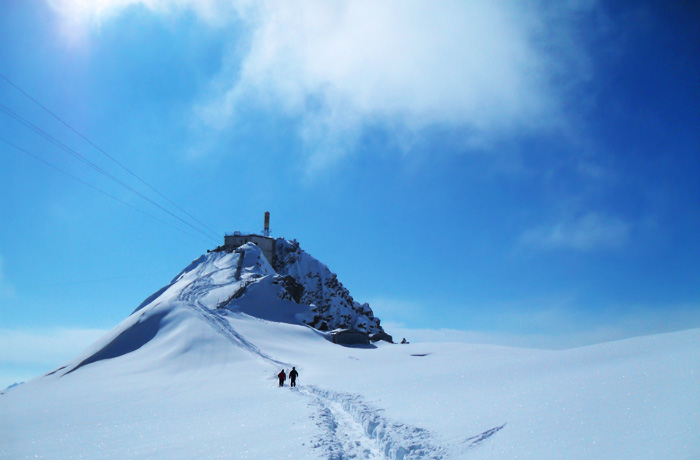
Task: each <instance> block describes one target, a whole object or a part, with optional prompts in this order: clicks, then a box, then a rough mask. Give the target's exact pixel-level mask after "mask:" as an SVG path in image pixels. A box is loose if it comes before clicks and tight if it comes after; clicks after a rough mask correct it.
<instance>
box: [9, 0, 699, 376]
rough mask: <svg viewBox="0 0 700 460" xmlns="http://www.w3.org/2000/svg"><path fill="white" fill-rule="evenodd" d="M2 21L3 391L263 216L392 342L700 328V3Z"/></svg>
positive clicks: (12, 15) (188, 3)
mask: <svg viewBox="0 0 700 460" xmlns="http://www.w3.org/2000/svg"><path fill="white" fill-rule="evenodd" d="M0 30H2V31H3V33H2V36H3V38H2V40H0V104H1V105H0V155H1V158H2V161H3V167H2V168H0V197H1V199H0V216H1V218H0V312H1V319H0V386H2V387H4V386H6V385H9V384H10V383H13V382H14V381H22V380H27V379H29V378H32V377H34V376H36V375H38V374H39V373H42V372H45V371H47V370H50V369H51V368H54V367H56V366H58V365H60V364H62V363H63V361H65V360H67V359H69V358H71V357H72V356H73V355H75V354H76V353H77V352H78V351H80V350H81V349H82V348H84V347H86V346H87V345H89V344H90V343H91V342H92V341H93V340H95V339H96V338H97V337H99V335H101V334H102V333H104V331H105V330H109V329H111V328H112V327H114V326H115V325H116V324H117V323H119V322H120V321H121V320H122V319H124V318H126V317H127V316H128V315H129V314H130V313H131V312H132V311H133V310H134V309H135V308H136V306H138V304H139V303H140V302H141V301H142V300H143V299H145V298H146V297H147V296H149V295H150V294H151V293H153V292H155V291H156V290H158V289H159V288H160V287H162V286H164V285H166V284H167V283H168V282H169V281H170V279H172V278H173V277H174V276H175V275H176V274H177V273H178V272H179V271H180V270H182V269H183V268H184V267H185V266H187V265H188V264H189V262H190V261H191V260H193V259H196V258H197V257H199V255H201V254H203V253H205V252H206V250H207V249H213V248H214V247H216V245H218V244H221V243H222V242H223V235H224V233H227V232H229V233H230V232H233V231H236V230H240V231H245V232H259V231H260V230H262V225H263V213H264V212H265V211H270V212H271V215H272V222H271V227H272V234H273V236H277V237H286V238H289V239H292V238H295V239H297V240H298V241H299V242H300V243H301V246H302V248H303V249H305V250H306V251H307V252H309V253H310V254H312V255H313V256H314V257H316V258H318V259H319V260H321V261H323V262H324V263H326V264H327V265H328V266H329V267H330V269H331V270H332V271H334V272H335V273H337V274H338V277H339V279H340V280H341V282H342V283H343V284H344V285H345V286H346V287H347V288H348V289H349V290H350V292H351V294H352V295H353V296H354V297H355V299H356V300H358V301H360V302H369V303H370V305H371V307H372V308H373V310H374V312H375V314H376V315H377V316H378V317H379V318H381V319H382V321H383V325H384V326H385V328H386V330H387V332H389V333H390V334H393V335H394V336H400V337H403V336H406V337H407V338H408V339H412V340H457V341H471V342H481V343H497V344H503V345H513V346H532V347H544V348H565V347H572V346H581V345H586V344H591V343H597V342H601V341H606V340H615V339H620V338H625V337H631V336H635V335H641V334H652V333H660V332H667V331H673V330H680V329H685V328H692V327H700V238H698V235H699V234H700V213H699V212H698V211H699V210H700V206H699V205H700V84H699V83H698V82H700V5H699V4H698V3H697V2H694V1H689V0H688V1H683V0H679V1H675V2H664V1H642V0H639V1H611V0H608V1H604V0H600V1H596V0H567V1H562V2H544V1H536V0H533V1H526V2H513V1H505V0H502V1H500V0H499V1H493V0H489V1H486V0H474V1H469V2H464V1H443V2H439V3H436V2H427V1H413V0H411V1H398V0H396V1H392V0H386V1H363V0H358V1H354V2H341V1H321V0H299V1H292V2H288V1H281V0H263V1H259V2H250V1H245V0H197V1H195V0H99V1H88V0H46V1H42V0H33V1H21V0H7V1H3V2H2V3H1V4H0ZM100 171H101V172H100ZM185 212H186V213H185ZM194 219H196V220H194Z"/></svg>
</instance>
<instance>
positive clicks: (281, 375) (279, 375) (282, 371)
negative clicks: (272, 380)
mask: <svg viewBox="0 0 700 460" xmlns="http://www.w3.org/2000/svg"><path fill="white" fill-rule="evenodd" d="M277 378H278V379H280V386H281V387H283V386H284V381H285V380H287V374H285V373H284V369H282V370H281V371H280V373H279V374H277Z"/></svg>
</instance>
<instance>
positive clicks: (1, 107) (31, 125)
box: [0, 103, 211, 238]
mask: <svg viewBox="0 0 700 460" xmlns="http://www.w3.org/2000/svg"><path fill="white" fill-rule="evenodd" d="M0 110H1V111H3V112H5V113H6V114H8V115H9V116H10V117H12V118H14V119H15V120H16V121H18V122H20V123H22V124H23V125H25V126H26V127H28V128H30V129H32V130H33V131H35V132H36V133H38V134H39V135H41V136H43V137H45V138H46V139H48V140H49V141H50V142H52V143H53V144H55V145H56V146H58V147H59V148H61V149H63V150H65V151H66V152H68V153H69V154H71V155H72V156H74V157H75V158H77V159H78V160H80V161H82V162H83V163H85V164H86V165H88V166H90V167H91V168H93V169H95V170H96V171H98V172H99V173H100V174H102V175H104V176H106V177H108V178H109V179H112V180H113V181H115V182H116V183H118V184H119V185H121V186H122V187H124V188H126V189H128V190H130V191H131V192H133V193H135V194H136V195H138V196H140V197H141V198H143V199H144V200H146V201H148V202H149V203H151V204H152V205H153V206H155V207H157V208H159V209H161V210H162V211H164V212H166V213H167V214H170V215H171V216H172V217H174V218H176V219H177V220H179V221H180V222H182V223H184V224H185V225H188V226H189V227H191V228H193V229H194V230H196V231H197V232H199V233H201V234H203V235H204V236H206V237H207V238H211V236H210V235H209V234H207V233H206V232H205V231H203V230H202V229H200V228H198V227H196V226H194V225H192V224H191V223H190V222H187V221H186V220H184V219H183V218H181V217H180V216H178V215H176V214H174V213H172V212H171V211H170V210H168V209H166V208H164V207H163V206H161V205H160V204H158V203H156V202H155V201H153V200H152V199H150V198H149V197H147V196H146V195H144V194H143V193H141V192H139V191H138V190H136V189H134V188H133V187H131V186H130V185H129V184H126V183H125V182H123V181H122V180H120V179H118V178H117V177H115V176H113V175H112V174H110V173H109V172H107V171H105V170H104V169H103V168H101V167H100V166H98V165H97V164H95V163H93V162H92V161H90V160H88V159H87V158H85V157H84V156H82V155H81V154H80V153H78V152H76V151H75V150H73V149H72V148H70V147H68V146H67V145H65V144H64V143H62V142H61V141H59V140H58V139H56V138H55V137H53V136H52V135H51V134H49V133H47V132H46V131H44V130H43V129H41V128H40V127H38V126H36V125H35V124H34V123H32V122H31V121H29V120H27V119H25V118H24V117H22V116H21V115H19V114H17V113H16V112H15V111H13V110H12V109H10V108H9V107H7V106H5V105H4V104H2V103H0Z"/></svg>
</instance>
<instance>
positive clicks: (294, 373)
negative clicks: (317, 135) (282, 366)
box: [289, 366, 299, 387]
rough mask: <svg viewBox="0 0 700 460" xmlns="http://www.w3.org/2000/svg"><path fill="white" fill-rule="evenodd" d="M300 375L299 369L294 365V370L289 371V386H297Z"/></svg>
mask: <svg viewBox="0 0 700 460" xmlns="http://www.w3.org/2000/svg"><path fill="white" fill-rule="evenodd" d="M298 376H299V373H298V372H297V370H296V369H295V368H294V366H292V370H291V372H290V373H289V386H291V387H295V386H297V377H298Z"/></svg>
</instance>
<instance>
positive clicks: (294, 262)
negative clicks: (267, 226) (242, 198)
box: [136, 234, 391, 341]
mask: <svg viewBox="0 0 700 460" xmlns="http://www.w3.org/2000/svg"><path fill="white" fill-rule="evenodd" d="M175 291H178V292H179V297H180V298H181V300H186V301H190V302H192V303H194V304H196V305H197V306H199V307H201V308H204V309H207V310H209V311H214V312H215V311H221V310H222V309H225V310H229V311H233V312H241V313H246V314H249V315H251V316H255V317H259V318H262V319H267V320H273V321H280V322H288V323H301V324H306V325H309V326H311V327H313V328H314V329H317V330H319V331H324V332H325V331H337V330H339V329H341V330H353V331H357V332H360V333H364V334H367V335H368V336H369V337H371V338H372V340H375V341H376V340H387V341H391V337H390V336H388V335H387V334H386V333H385V332H384V330H383V329H382V327H381V325H380V320H379V318H377V317H375V316H374V313H373V312H372V309H371V308H370V306H369V304H367V303H364V304H360V303H359V302H356V301H355V300H354V299H353V297H352V296H351V295H350V292H349V291H348V290H347V289H346V288H345V287H344V286H343V284H342V283H341V282H340V281H339V280H338V277H337V275H336V274H335V273H332V272H331V271H330V270H329V269H328V267H327V266H326V265H325V264H323V263H322V262H320V261H319V260H318V259H316V258H314V257H313V256H311V255H310V254H309V253H307V252H306V251H304V250H303V249H301V247H300V245H299V243H298V242H297V241H296V240H292V241H290V240H286V239H284V238H277V239H272V238H269V237H265V236H260V235H241V234H234V235H232V238H229V237H228V236H227V239H226V244H224V245H223V246H220V247H218V248H216V249H215V250H213V251H211V252H209V253H208V254H207V255H204V256H202V257H200V258H199V259H197V260H195V261H194V262H192V263H191V264H190V265H189V266H188V267H187V268H185V270H183V271H182V272H181V273H180V274H179V275H178V276H177V277H175V279H174V280H173V281H172V282H171V283H170V285H168V286H166V287H164V288H163V289H161V290H160V291H158V292H157V293H156V294H154V295H153V296H151V297H149V298H148V299H147V300H146V301H145V302H144V303H143V304H141V305H140V306H139V307H138V308H137V309H136V311H138V310H140V309H142V308H145V307H146V306H148V305H150V304H153V303H155V302H157V301H158V299H160V298H161V297H163V296H167V297H170V296H172V295H173V294H174V293H175Z"/></svg>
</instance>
